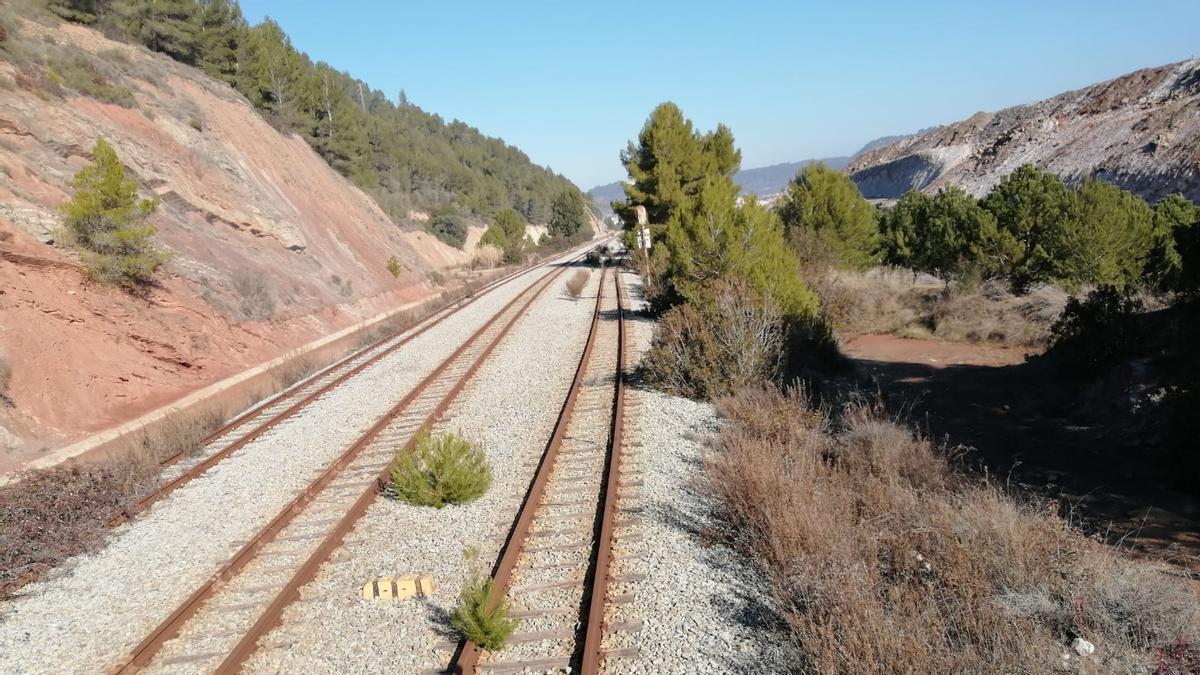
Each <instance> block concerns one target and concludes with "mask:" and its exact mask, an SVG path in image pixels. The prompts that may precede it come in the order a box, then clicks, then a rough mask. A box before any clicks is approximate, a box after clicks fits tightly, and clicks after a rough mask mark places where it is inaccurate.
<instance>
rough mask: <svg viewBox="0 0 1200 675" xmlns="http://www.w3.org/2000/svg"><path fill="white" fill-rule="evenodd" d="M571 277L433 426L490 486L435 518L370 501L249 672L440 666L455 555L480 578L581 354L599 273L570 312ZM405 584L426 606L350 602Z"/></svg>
mask: <svg viewBox="0 0 1200 675" xmlns="http://www.w3.org/2000/svg"><path fill="white" fill-rule="evenodd" d="M570 274H571V273H570V272H568V273H567V275H564V277H562V280H560V281H556V282H555V284H554V285H552V286H551V288H550V289H548V290H547V292H546V295H545V296H543V298H542V299H540V300H539V301H538V302H537V303H536V304H535V305H534V306H533V307H532V308H531V309H530V311H529V312H528V313H527V315H526V316H525V317H524V318H523V319H522V320H521V321H520V322H519V323H518V324H517V325H516V326H515V327H514V329H513V331H512V333H510V334H509V336H508V337H507V338H506V339H505V341H504V342H503V343H502V344H501V345H500V346H499V347H498V348H497V349H496V351H495V352H494V353H493V354H492V357H491V359H490V360H489V361H488V362H487V363H486V364H485V365H484V366H483V367H482V368H481V369H480V370H479V372H478V373H477V374H476V377H475V378H474V380H473V381H472V383H471V384H469V385H468V386H467V388H466V389H465V390H464V391H463V392H462V394H461V395H460V397H459V398H458V400H457V401H456V403H455V404H454V405H453V406H452V407H451V409H450V411H449V413H448V414H447V416H446V418H445V420H444V421H443V422H441V423H440V424H439V425H438V428H437V430H438V431H460V432H462V433H464V434H465V435H466V436H467V437H468V438H471V439H472V440H474V441H476V442H478V443H480V444H482V446H483V447H484V449H485V450H486V452H487V455H488V460H489V462H490V464H491V467H492V470H493V473H494V477H495V478H494V482H493V484H492V486H491V488H490V489H489V491H488V492H487V493H486V494H485V495H484V496H483V497H482V498H480V499H479V500H478V501H476V502H473V503H470V504H466V505H461V506H447V507H446V508H444V509H440V510H439V509H432V508H420V507H414V506H410V505H408V504H404V503H402V502H398V501H395V500H391V499H379V500H378V501H376V502H375V504H374V505H373V506H372V508H371V509H370V510H369V511H368V513H367V514H366V516H364V518H363V519H362V520H360V521H359V523H358V525H357V526H356V528H355V530H354V531H353V532H352V533H351V534H350V535H349V536H348V537H347V539H346V545H345V546H344V547H343V548H342V549H340V550H339V551H338V552H337V553H335V555H334V556H333V558H332V559H331V561H330V562H328V563H326V564H325V565H324V566H323V567H322V570H321V572H320V574H319V576H318V578H317V579H316V580H315V581H314V582H313V583H311V584H309V585H308V586H306V587H305V588H304V589H303V590H302V593H301V595H302V598H303V600H301V601H300V602H297V603H294V604H293V605H292V606H291V607H289V608H288V610H287V612H285V615H284V626H283V627H281V628H279V629H277V630H275V631H273V632H272V633H271V634H270V635H268V636H267V637H266V638H265V639H264V641H263V645H264V646H263V648H262V649H260V650H259V651H258V653H257V654H256V655H255V656H254V657H253V658H252V659H251V660H250V662H249V663H248V664H247V671H249V672H257V673H278V672H347V671H354V672H389V673H416V672H421V671H422V670H424V669H426V668H435V667H440V666H444V665H445V664H446V662H447V660H448V658H449V656H450V652H449V651H446V650H445V649H443V648H442V647H443V645H444V643H447V642H450V641H453V640H454V639H456V636H455V635H453V633H452V632H451V630H450V629H449V627H448V614H449V612H450V610H452V609H453V607H454V605H455V604H456V602H457V597H458V593H459V590H460V588H461V584H462V580H463V578H464V574H465V571H466V568H465V564H464V560H463V555H462V553H463V550H464V549H465V548H467V547H478V548H479V553H480V563H481V567H482V568H483V569H484V570H485V571H486V570H489V569H490V566H491V563H492V562H493V561H494V560H495V556H496V554H497V553H498V545H499V543H500V540H499V539H498V538H497V535H499V534H501V533H502V532H504V531H505V530H506V528H507V527H508V525H509V524H510V523H511V518H512V516H513V514H514V513H515V510H516V508H517V506H518V505H519V503H520V499H521V497H522V495H523V494H524V492H525V490H526V489H527V487H528V485H529V481H530V480H531V478H532V475H533V471H534V462H535V461H536V459H537V458H538V457H539V456H540V455H541V452H542V450H543V449H544V447H545V444H546V442H547V440H548V439H549V437H550V434H551V433H552V431H553V426H554V422H555V419H556V418H557V414H558V411H559V409H560V407H561V406H562V401H563V399H564V398H565V397H566V394H567V390H568V389H569V388H570V384H571V379H572V375H573V374H574V371H575V367H576V365H577V364H578V361H579V357H580V355H581V353H582V351H583V345H584V342H585V341H586V337H587V328H588V324H589V323H590V320H591V313H592V308H593V306H594V305H593V303H594V301H595V294H596V290H597V280H598V278H599V273H598V272H595V271H593V272H592V278H591V280H590V281H589V284H588V286H587V288H586V289H585V290H584V293H583V297H582V298H580V299H579V300H578V301H572V300H570V299H568V298H567V297H566V296H565V294H564V292H563V285H564V284H565V279H566V278H567V276H569V275H570ZM409 573H425V574H430V575H432V576H433V579H434V582H435V584H436V588H437V590H436V592H435V593H434V594H433V596H432V597H431V598H428V599H408V600H399V601H397V600H381V599H364V598H363V597H361V595H360V591H361V588H362V586H363V585H364V584H365V583H367V582H369V581H371V580H373V579H375V578H377V577H379V576H385V575H386V576H395V575H400V574H409Z"/></svg>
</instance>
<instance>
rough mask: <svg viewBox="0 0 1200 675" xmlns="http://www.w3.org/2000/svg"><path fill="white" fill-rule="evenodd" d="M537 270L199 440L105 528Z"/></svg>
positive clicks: (381, 343)
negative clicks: (191, 453)
mask: <svg viewBox="0 0 1200 675" xmlns="http://www.w3.org/2000/svg"><path fill="white" fill-rule="evenodd" d="M568 255H570V254H568ZM561 259H562V258H560V260H561ZM542 264H544V263H539V264H537V265H531V266H529V267H526V268H524V269H521V270H517V271H516V272H513V273H511V274H508V275H506V276H504V277H502V278H500V279H497V280H495V281H492V282H491V283H489V284H486V285H484V286H483V287H482V288H479V289H477V290H476V291H474V292H472V293H471V294H469V295H468V296H466V297H465V298H462V299H460V300H458V301H456V302H453V303H451V304H449V305H447V306H446V307H443V308H441V309H439V310H438V311H436V312H434V313H433V314H431V315H430V316H428V317H425V318H424V319H421V320H420V321H417V322H416V323H415V324H413V325H411V326H406V327H404V328H401V329H400V330H398V331H397V332H396V333H394V334H392V335H388V336H385V337H383V338H381V339H379V340H377V341H375V342H373V343H371V344H369V345H367V346H366V347H363V348H361V349H359V350H357V351H355V352H354V353H352V354H350V355H348V356H346V357H344V358H342V359H340V360H338V361H337V362H335V363H333V364H331V365H329V366H327V367H325V368H323V369H321V370H320V371H318V372H317V373H315V374H313V375H310V376H308V377H306V378H304V379H303V380H301V381H299V382H297V383H295V384H294V385H292V386H291V387H289V388H287V389H285V390H284V391H283V392H281V393H279V394H277V395H275V396H273V397H270V398H268V399H266V400H264V401H262V402H260V403H259V404H257V405H255V406H253V407H252V408H250V409H249V410H247V411H246V412H244V413H242V414H241V415H238V416H237V417H235V418H234V419H232V420H231V421H229V422H228V423H227V424H225V425H223V426H222V427H221V428H219V429H217V430H216V431H214V432H212V433H211V434H209V435H208V436H207V437H206V438H204V439H203V440H201V441H200V443H199V446H200V448H201V449H200V451H199V452H198V453H196V454H195V455H194V456H187V455H185V454H184V453H183V452H179V453H176V454H174V455H171V456H170V457H167V458H165V459H163V460H162V462H161V466H162V467H163V468H164V470H165V471H164V480H163V481H162V482H161V483H160V484H159V485H158V486H157V487H156V488H154V489H153V490H152V491H150V492H148V493H147V494H146V495H144V496H142V497H141V498H140V499H139V500H138V501H137V502H135V503H134V504H133V505H132V506H131V507H130V508H128V509H127V510H126V511H125V512H124V513H122V514H120V515H118V516H116V517H114V518H113V519H111V520H110V521H109V522H108V526H109V527H115V526H117V525H120V524H121V523H124V522H126V521H128V520H130V519H131V518H133V517H134V516H136V515H137V514H139V513H141V512H143V511H145V510H146V509H148V508H150V507H151V506H152V505H153V504H155V503H156V502H158V501H159V500H161V499H163V498H164V497H166V496H167V495H169V494H171V493H172V492H174V491H175V490H177V489H179V488H181V487H183V486H184V485H186V484H187V483H188V482H190V481H192V480H194V479H196V478H198V477H199V476H201V475H203V474H204V473H205V472H206V471H208V470H209V469H211V468H212V467H213V466H215V465H216V464H218V463H220V462H221V461H222V460H224V459H225V458H227V457H229V456H230V455H232V454H233V453H234V452H236V451H237V450H239V449H240V448H242V447H244V446H246V445H247V444H249V443H250V442H251V441H253V440H254V439H256V438H258V437H260V436H262V435H263V434H265V433H267V432H268V431H270V430H271V429H272V428H274V427H276V426H277V425H279V424H280V423H282V422H284V421H286V420H287V419H289V418H291V417H293V416H295V415H296V414H297V413H299V412H301V411H302V410H304V409H305V408H307V407H309V405H311V404H312V403H313V402H315V401H316V400H317V399H319V398H320V397H321V396H323V395H325V394H327V393H329V392H330V391H332V390H334V389H335V388H337V387H338V386H340V385H341V384H343V383H344V382H346V381H347V380H349V379H351V378H353V377H354V376H356V375H358V374H359V373H361V372H362V371H364V370H366V369H367V368H369V367H370V366H372V365H374V364H376V363H378V362H379V361H381V360H383V359H384V358H386V357H388V356H389V355H391V354H393V353H394V352H396V351H397V350H398V349H400V348H402V347H404V346H405V345H407V344H408V343H409V342H411V341H412V340H414V339H416V338H418V337H420V336H421V335H423V334H425V333H426V332H428V331H429V330H431V329H433V328H435V327H437V326H438V325H440V324H441V323H443V322H444V321H446V320H447V319H449V318H451V317H452V316H454V315H456V314H458V313H459V312H461V311H462V310H463V309H465V308H466V307H469V306H470V305H472V304H474V303H475V302H476V301H478V300H479V299H480V298H482V297H483V296H485V295H487V294H488V293H489V292H491V291H493V290H495V289H497V288H499V287H501V286H503V285H504V284H506V283H508V282H510V281H513V280H514V279H516V278H518V277H520V276H522V275H524V274H526V273H529V272H531V271H533V270H534V269H536V268H538V267H540V266H541V265H542Z"/></svg>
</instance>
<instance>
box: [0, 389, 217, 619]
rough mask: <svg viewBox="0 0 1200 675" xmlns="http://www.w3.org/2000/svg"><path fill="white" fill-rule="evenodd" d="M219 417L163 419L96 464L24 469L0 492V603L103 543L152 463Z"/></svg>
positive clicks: (210, 413)
mask: <svg viewBox="0 0 1200 675" xmlns="http://www.w3.org/2000/svg"><path fill="white" fill-rule="evenodd" d="M225 417H226V415H225V411H223V410H217V409H211V410H206V411H203V412H200V413H197V414H193V415H188V416H182V417H176V418H171V419H168V420H166V421H164V422H163V423H162V424H159V425H158V426H156V427H154V428H153V429H152V430H150V431H144V432H141V433H139V434H136V435H135V436H133V437H131V438H130V439H129V441H128V443H127V444H126V445H125V446H124V447H122V448H120V449H118V450H116V451H114V452H113V454H112V457H110V458H108V459H104V460H99V461H86V462H82V461H72V462H68V463H66V464H63V465H60V466H56V467H53V468H50V469H42V470H36V471H29V472H26V473H25V474H23V475H22V476H20V477H18V479H17V480H15V481H14V482H12V483H9V484H8V485H5V486H3V487H0V599H2V598H4V597H7V596H9V595H11V594H13V593H14V592H16V591H17V589H19V588H20V587H21V586H22V585H24V584H25V583H28V582H29V581H32V580H34V579H37V578H38V577H40V576H41V575H42V574H44V573H45V572H46V571H48V570H50V569H51V568H53V567H54V566H56V565H57V564H59V563H60V562H62V561H64V560H66V559H67V558H70V557H71V556H75V555H79V554H81V553H86V552H88V551H92V550H95V549H97V548H99V547H100V545H101V544H103V542H104V540H105V539H106V537H107V535H108V532H110V530H109V528H108V527H107V526H106V524H107V523H108V521H109V520H110V519H112V518H113V517H115V516H118V515H120V514H122V513H124V512H126V511H127V510H128V509H129V507H130V506H132V505H133V504H134V503H135V502H136V501H137V500H138V499H140V498H141V496H142V495H143V494H145V493H146V492H147V490H148V489H149V488H150V487H151V486H152V485H153V484H154V480H155V478H156V477H157V476H158V472H159V469H160V462H161V461H162V460H163V459H165V458H167V457H170V456H171V455H174V454H176V453H179V452H185V453H186V452H190V451H192V450H194V449H195V448H197V447H198V446H199V443H200V441H201V440H202V439H203V438H204V437H205V436H207V435H208V434H209V433H211V432H212V431H214V430H216V429H217V428H218V427H219V426H220V425H221V423H222V421H223V420H224V419H225Z"/></svg>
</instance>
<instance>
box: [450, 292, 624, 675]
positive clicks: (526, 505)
mask: <svg viewBox="0 0 1200 675" xmlns="http://www.w3.org/2000/svg"><path fill="white" fill-rule="evenodd" d="M607 271H608V270H607V269H605V270H604V271H603V272H602V273H601V279H600V287H601V289H602V288H603V285H604V281H605V279H604V277H605V275H606V273H607ZM615 278H616V283H617V289H618V293H617V307H618V331H617V340H618V344H617V347H618V350H619V351H618V359H617V363H618V371H617V377H616V382H615V393H614V396H613V406H614V414H613V418H612V422H611V424H612V427H610V429H619V428H620V427H619V426H618V425H621V424H622V417H623V415H622V412H623V410H622V408H623V406H624V379H623V374H624V364H625V360H624V348H625V341H624V323H625V314H624V309H623V306H622V301H623V295H622V293H620V285H619V279H620V272H616V274H615ZM602 298H603V292H602V291H601V292H597V294H596V306H595V309H594V311H593V314H592V324H591V328H590V330H589V332H588V338H587V343H586V346H585V347H584V351H583V355H582V356H581V357H580V360H579V365H578V367H577V368H576V371H575V379H574V380H573V381H572V383H571V388H570V390H569V391H568V393H567V397H566V399H565V400H564V401H563V405H562V408H561V410H560V411H559V416H558V421H557V423H556V425H555V428H554V432H553V434H552V435H551V437H550V440H549V442H548V443H547V445H546V450H545V451H544V452H543V455H542V458H541V460H540V462H539V464H538V467H537V470H536V473H535V475H534V479H533V482H532V483H531V484H530V487H529V490H528V491H527V493H526V496H525V499H524V500H523V501H522V504H521V507H520V511H519V512H518V515H517V518H516V520H515V522H514V523H513V526H512V528H511V529H510V531H509V534H508V537H507V538H506V539H505V543H504V547H503V549H502V551H501V554H500V557H499V559H498V560H497V562H496V565H495V566H494V568H493V572H492V579H493V580H494V584H493V587H492V593H491V595H490V596H489V597H488V607H489V608H494V607H495V606H496V605H497V604H498V603H499V602H500V601H501V599H503V598H504V596H505V595H507V593H508V586H509V582H510V581H511V580H512V576H513V573H514V572H515V571H516V569H517V565H518V564H519V562H520V558H521V553H522V549H523V548H524V545H525V543H526V541H527V540H528V538H529V534H530V531H531V529H532V527H533V523H534V520H535V518H536V515H537V511H538V508H539V506H540V504H541V503H542V500H543V497H544V496H545V494H546V489H547V486H548V484H549V482H550V476H551V474H552V473H553V471H554V466H555V464H556V462H557V460H558V457H559V450H560V449H561V446H562V443H563V440H564V439H565V437H566V433H567V429H568V427H569V425H570V421H571V418H572V416H573V414H574V411H575V402H576V399H577V398H578V397H579V392H580V390H581V389H582V387H583V382H584V380H585V379H586V378H587V375H588V365H589V363H590V361H591V355H592V351H593V348H594V346H595V343H596V337H597V334H598V326H599V323H600V317H601V310H600V308H601V301H602ZM614 440H615V441H616V442H617V443H619V442H620V433H619V432H618V433H616V434H615V435H614V434H613V433H612V432H611V431H610V435H609V443H608V444H607V447H606V449H605V451H606V461H605V464H606V470H605V474H606V475H605V477H604V479H603V480H605V481H606V482H607V484H608V486H609V489H608V491H606V492H602V493H601V500H602V501H601V503H600V504H599V505H598V508H597V511H598V513H602V514H603V516H602V521H603V522H602V527H601V538H600V539H598V540H597V545H600V544H604V548H606V549H611V540H612V530H613V526H614V521H615V514H616V502H617V500H616V493H615V490H616V489H617V488H619V484H618V475H617V474H616V473H614V470H619V468H620V463H619V461H617V462H615V463H614V461H613V458H614V456H615V455H619V454H620V452H619V451H620V446H619V445H618V444H615V443H614ZM607 577H608V562H607V556H606V562H605V568H604V572H603V576H601V577H600V579H601V581H605V580H607ZM594 592H595V591H593V593H594ZM600 596H601V602H600V603H599V608H600V609H599V610H598V611H600V612H601V613H602V612H603V606H604V604H603V603H604V600H603V598H605V597H607V595H606V592H601V594H600ZM584 602H585V603H587V597H586V596H585V598H584ZM581 616H582V617H583V618H582V619H581V620H582V621H587V620H588V619H589V618H590V616H591V611H590V610H589V611H588V612H586V613H584V612H581ZM602 620H603V616H602V614H601V621H602ZM585 642H586V639H585ZM586 647H587V648H589V649H590V648H591V645H590V644H587V645H586ZM596 649H597V653H599V651H598V646H597V648H596ZM481 656H482V654H481V652H480V650H479V648H478V646H477V645H476V644H475V643H474V642H473V641H471V640H464V641H463V642H462V643H460V645H459V648H458V649H457V650H456V652H455V654H454V656H453V658H452V661H451V664H450V666H449V668H448V669H447V671H446V672H449V673H457V674H464V675H465V674H471V673H475V672H477V671H478V670H479V669H480V668H481V667H482V666H481V664H480V658H481Z"/></svg>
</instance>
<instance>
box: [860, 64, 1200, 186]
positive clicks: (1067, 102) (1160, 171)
mask: <svg viewBox="0 0 1200 675" xmlns="http://www.w3.org/2000/svg"><path fill="white" fill-rule="evenodd" d="M1026 163H1033V164H1036V165H1038V166H1039V167H1042V168H1044V169H1048V170H1050V171H1053V172H1054V173H1057V174H1058V175H1059V176H1061V177H1062V178H1063V179H1064V180H1067V181H1068V182H1072V183H1078V182H1079V181H1081V180H1083V179H1084V178H1086V177H1089V176H1092V177H1096V178H1100V179H1102V180H1105V181H1108V182H1110V183H1113V184H1116V185H1118V186H1120V187H1122V188H1125V189H1127V190H1130V191H1132V192H1134V193H1136V194H1138V195H1140V196H1142V197H1144V198H1146V199H1148V200H1150V201H1155V200H1157V199H1159V198H1161V197H1163V196H1165V195H1168V194H1172V193H1176V192H1178V193H1182V194H1184V195H1185V196H1186V197H1188V198H1189V199H1191V200H1193V201H1197V200H1200V59H1193V60H1190V61H1184V62H1181V63H1175V64H1170V65H1166V66H1161V67H1158V68H1147V69H1144V70H1139V71H1136V72H1133V73H1130V74H1128V75H1124V76H1122V77H1118V78H1116V79H1113V80H1109V81H1107V82H1102V83H1099V84H1095V85H1092V86H1090V87H1087V88H1084V89H1080V90H1077V91H1071V92H1067V93H1064V94H1060V95H1058V96H1055V97H1053V98H1050V99H1046V100H1044V101H1040V102H1037V103H1032V104H1029V105H1021V106H1016V107H1013V108H1007V109H1005V110H1001V111H1000V112H996V113H984V112H981V113H977V114H975V115H973V116H972V117H970V118H969V119H966V120H964V121H962V122H958V123H955V124H949V125H945V126H941V127H937V128H936V129H933V130H931V131H928V132H926V133H923V134H919V135H917V136H914V137H910V138H906V139H903V140H901V141H899V142H896V143H893V144H891V145H887V146H884V147H881V148H878V149H876V150H873V151H871V152H868V153H866V154H864V155H862V156H860V157H858V158H857V159H855V160H854V161H853V162H852V163H851V164H850V166H849V167H848V168H847V171H848V172H849V173H850V174H851V176H852V177H853V178H854V181H855V182H856V183H858V186H859V188H860V189H861V190H862V192H863V195H864V196H866V197H868V198H874V199H894V198H897V197H899V196H900V195H902V194H903V193H904V192H906V191H908V190H910V189H918V190H936V189H937V188H939V187H942V186H945V185H959V186H961V187H963V188H964V189H966V190H967V191H969V192H971V193H972V194H975V195H976V196H979V195H982V194H984V193H986V192H987V191H988V190H989V189H990V188H991V187H992V186H993V185H995V184H996V183H997V182H998V181H999V180H1000V178H1001V177H1002V176H1004V175H1005V174H1008V173H1010V172H1011V171H1013V170H1014V169H1016V168H1017V167H1018V166H1020V165H1022V164H1026Z"/></svg>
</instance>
